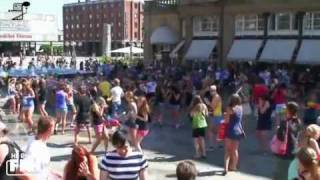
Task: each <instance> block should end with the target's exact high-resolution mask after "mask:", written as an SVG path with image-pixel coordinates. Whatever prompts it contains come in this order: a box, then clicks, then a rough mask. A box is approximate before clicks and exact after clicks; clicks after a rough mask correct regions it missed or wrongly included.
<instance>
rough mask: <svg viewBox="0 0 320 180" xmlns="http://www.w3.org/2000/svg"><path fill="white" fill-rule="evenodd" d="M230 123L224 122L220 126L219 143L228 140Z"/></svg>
mask: <svg viewBox="0 0 320 180" xmlns="http://www.w3.org/2000/svg"><path fill="white" fill-rule="evenodd" d="M227 129H228V123H225V122H222V123H220V125H219V129H218V134H217V141H223V140H224V139H225V138H226V134H227Z"/></svg>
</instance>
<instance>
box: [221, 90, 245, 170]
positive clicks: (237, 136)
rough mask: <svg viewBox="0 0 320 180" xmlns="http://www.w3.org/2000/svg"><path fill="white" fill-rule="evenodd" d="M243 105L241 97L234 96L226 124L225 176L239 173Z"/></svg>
mask: <svg viewBox="0 0 320 180" xmlns="http://www.w3.org/2000/svg"><path fill="white" fill-rule="evenodd" d="M242 117H243V111H242V105H241V98H240V96H239V95H237V94H234V95H232V96H231V98H230V103H229V106H228V108H227V113H226V118H225V122H226V123H228V128H227V131H226V140H225V155H224V156H225V162H224V169H225V174H226V173H228V171H237V166H238V161H239V152H238V149H239V145H240V140H241V139H242V138H244V131H243V128H242Z"/></svg>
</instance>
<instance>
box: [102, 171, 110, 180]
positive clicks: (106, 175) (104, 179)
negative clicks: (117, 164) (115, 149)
mask: <svg viewBox="0 0 320 180" xmlns="http://www.w3.org/2000/svg"><path fill="white" fill-rule="evenodd" d="M100 180H109V173H108V172H107V171H100Z"/></svg>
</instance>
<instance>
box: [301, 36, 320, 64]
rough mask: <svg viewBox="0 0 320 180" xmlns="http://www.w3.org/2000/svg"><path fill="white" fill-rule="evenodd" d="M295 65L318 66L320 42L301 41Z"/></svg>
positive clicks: (319, 61) (319, 62)
mask: <svg viewBox="0 0 320 180" xmlns="http://www.w3.org/2000/svg"><path fill="white" fill-rule="evenodd" d="M296 63H297V64H313V65H314V64H320V40H311V39H310V40H309V39H308V40H307V39H306V40H303V41H302V44H301V47H300V51H299V53H298V57H297V61H296Z"/></svg>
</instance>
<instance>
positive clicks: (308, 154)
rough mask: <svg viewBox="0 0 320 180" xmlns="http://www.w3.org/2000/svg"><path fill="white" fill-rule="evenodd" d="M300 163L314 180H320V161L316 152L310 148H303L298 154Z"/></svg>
mask: <svg viewBox="0 0 320 180" xmlns="http://www.w3.org/2000/svg"><path fill="white" fill-rule="evenodd" d="M297 158H298V160H299V163H300V164H301V165H302V166H303V167H304V168H305V170H307V171H308V172H309V173H310V175H311V178H312V179H313V180H319V179H320V168H319V161H318V159H317V153H316V152H315V150H313V149H312V148H309V147H303V148H301V149H300V150H299V151H298V153H297Z"/></svg>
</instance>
